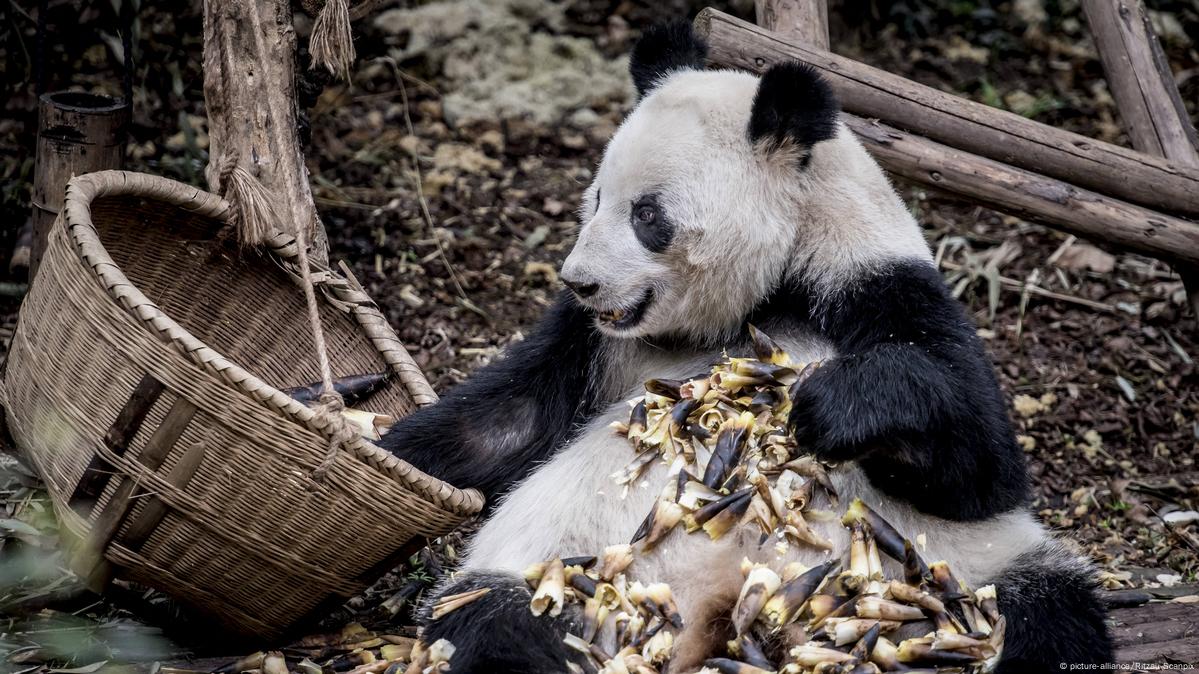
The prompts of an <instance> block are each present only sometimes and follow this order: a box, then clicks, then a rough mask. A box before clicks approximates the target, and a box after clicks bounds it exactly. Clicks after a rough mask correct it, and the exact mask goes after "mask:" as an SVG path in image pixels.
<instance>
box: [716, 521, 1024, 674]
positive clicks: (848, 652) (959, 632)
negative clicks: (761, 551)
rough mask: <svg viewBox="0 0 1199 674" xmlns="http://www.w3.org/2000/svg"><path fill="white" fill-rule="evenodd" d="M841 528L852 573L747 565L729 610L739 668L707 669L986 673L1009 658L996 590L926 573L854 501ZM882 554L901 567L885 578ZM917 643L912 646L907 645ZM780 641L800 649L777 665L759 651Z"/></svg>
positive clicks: (942, 572)
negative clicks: (899, 571) (846, 537)
mask: <svg viewBox="0 0 1199 674" xmlns="http://www.w3.org/2000/svg"><path fill="white" fill-rule="evenodd" d="M842 523H843V524H844V525H845V526H846V527H847V528H848V529H849V532H850V548H849V564H848V568H845V569H844V570H842V569H841V560H838V559H833V560H829V561H828V562H825V563H823V564H820V565H818V566H815V567H812V568H810V569H806V568H804V567H803V566H801V565H799V564H798V563H792V564H789V565H788V566H787V567H785V568H784V569H783V571H782V573H781V574H780V573H777V572H775V570H774V569H772V568H771V567H770V566H768V565H763V564H752V563H749V561H748V560H746V561H745V562H744V563H743V568H742V571H743V573H744V575H745V583H744V585H742V588H741V594H740V596H739V597H738V599H737V603H736V605H735V606H734V607H733V613H732V623H733V629H734V633H735V637H734V639H733V640H731V641H730V642H729V644H728V648H729V652H730V654H731V655H732V656H733V658H736V659H732V658H718V659H714V660H709V661H708V663H707V664H708V666H709V667H710V668H711V670H713V671H714V672H719V673H720V674H730V673H736V674H766V673H767V672H781V673H785V674H877V673H878V672H898V671H903V672H934V671H935V672H943V673H947V672H977V673H983V672H990V671H993V670H994V668H995V666H996V665H997V664H998V663H999V657H1000V655H1001V654H1002V652H1003V636H1004V631H1005V622H1004V618H1003V616H1001V615H1000V614H999V609H998V604H997V597H996V594H995V587H994V586H993V585H988V586H986V587H982V588H979V589H978V591H977V592H975V591H971V590H970V588H968V587H966V586H965V585H964V584H962V583H961V582H959V581H958V580H957V579H956V578H954V576H953V574H952V573H951V572H950V569H949V565H948V564H946V563H945V562H936V563H934V564H931V565H926V564H925V563H924V561H923V560H922V559H921V558H920V555H919V554H918V553H917V552H916V550H915V548H914V547H913V545H912V543H911V541H908V540H907V539H904V538H903V537H902V536H900V535H899V533H898V532H897V531H896V530H895V529H894V527H892V526H891V525H890V524H889V523H887V522H886V521H885V520H884V519H882V518H881V517H879V516H878V514H876V513H875V512H874V511H872V510H870V508H868V507H867V506H866V504H865V503H863V502H862V501H861V500H859V499H855V500H854V501H853V503H852V504H851V505H850V507H849V509H848V511H846V513H845V516H844V518H842ZM880 550H881V551H882V552H883V553H885V554H887V555H888V556H890V557H892V558H894V559H895V560H897V561H899V562H901V563H902V565H903V578H902V579H899V578H891V579H888V578H887V577H886V576H885V575H884V570H883V564H882V556H881V555H880ZM908 634H913V635H915V636H910V637H906V638H905V636H904V635H908ZM779 636H782V637H783V639H784V640H785V641H786V642H787V643H798V644H799V645H797V646H794V647H792V648H791V649H790V650H789V651H788V652H787V653H786V654H785V655H784V656H783V657H782V658H781V661H773V660H772V659H771V658H770V657H768V656H767V655H766V653H765V652H764V651H763V648H762V646H761V645H760V644H762V643H772V642H775V641H777V640H778V637H779Z"/></svg>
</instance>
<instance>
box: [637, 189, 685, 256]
mask: <svg viewBox="0 0 1199 674" xmlns="http://www.w3.org/2000/svg"><path fill="white" fill-rule="evenodd" d="M629 219H630V221H631V223H632V225H633V233H634V234H636V235H637V240H638V241H640V242H641V245H643V246H645V248H646V249H647V250H649V251H650V252H652V253H662V252H665V251H666V248H667V247H668V246H669V245H670V240H671V239H672V238H674V223H672V222H671V221H670V220H669V219H668V218H667V217H666V213H665V211H663V210H662V206H661V204H659V203H658V195H656V194H647V195H645V196H643V197H641V198H639V199H637V200H636V201H634V202H633V207H632V210H631V212H630V215H629Z"/></svg>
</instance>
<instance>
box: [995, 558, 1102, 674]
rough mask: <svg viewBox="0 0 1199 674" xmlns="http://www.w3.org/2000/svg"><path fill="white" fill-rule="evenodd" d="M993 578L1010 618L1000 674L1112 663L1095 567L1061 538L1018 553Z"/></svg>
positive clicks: (1003, 611) (1032, 673) (1001, 607)
mask: <svg viewBox="0 0 1199 674" xmlns="http://www.w3.org/2000/svg"><path fill="white" fill-rule="evenodd" d="M994 582H995V585H996V590H997V592H998V595H999V596H998V599H999V611H1000V613H1001V614H1002V615H1003V616H1004V618H1005V620H1006V621H1007V633H1006V635H1005V639H1004V641H1005V646H1004V650H1003V657H1002V659H1001V661H1000V665H999V674H1040V673H1041V672H1060V671H1062V670H1068V669H1069V668H1070V665H1074V664H1102V663H1106V662H1113V656H1112V644H1111V639H1110V637H1109V636H1108V632H1107V625H1106V623H1105V622H1104V618H1105V611H1104V608H1103V605H1102V604H1101V603H1100V600H1099V597H1098V596H1097V595H1096V593H1095V590H1096V586H1097V584H1096V580H1095V573H1094V569H1092V568H1091V566H1090V565H1089V564H1088V563H1087V562H1085V561H1083V560H1082V559H1080V558H1079V557H1077V556H1076V555H1074V554H1072V553H1070V552H1068V551H1066V550H1065V549H1064V548H1062V547H1061V546H1060V544H1059V543H1057V542H1054V541H1047V542H1046V543H1045V544H1043V545H1041V546H1038V547H1037V548H1034V549H1033V550H1030V551H1029V552H1026V553H1024V554H1022V555H1020V556H1019V557H1016V558H1015V559H1014V560H1013V562H1012V564H1011V566H1009V567H1008V569H1007V570H1006V571H1004V572H1003V574H1001V575H1000V577H999V578H997V579H995V581H994Z"/></svg>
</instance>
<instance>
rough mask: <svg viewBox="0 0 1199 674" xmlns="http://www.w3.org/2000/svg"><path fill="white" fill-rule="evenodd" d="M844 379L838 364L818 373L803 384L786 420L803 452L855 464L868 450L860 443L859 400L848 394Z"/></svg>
mask: <svg viewBox="0 0 1199 674" xmlns="http://www.w3.org/2000/svg"><path fill="white" fill-rule="evenodd" d="M843 380H844V376H843V375H842V373H840V372H838V368H837V366H836V365H832V366H826V367H824V368H821V369H820V370H818V371H817V372H816V374H814V375H813V376H812V377H811V378H810V379H808V380H807V381H805V382H804V383H803V384H801V385H800V387H799V390H798V391H797V392H796V394H795V397H794V399H793V400H792V401H791V415H790V417H788V420H787V422H788V426H789V427H790V429H791V432H792V433H794V434H795V440H796V442H798V443H799V448H800V451H802V452H806V453H810V454H812V455H813V456H815V457H816V458H817V459H819V460H821V461H824V462H828V463H840V462H843V461H852V460H854V459H856V458H858V457H859V456H861V455H862V454H863V453H864V452H865V451H866V447H864V446H863V443H862V442H861V441H860V438H861V436H862V430H863V429H862V425H863V418H862V416H861V414H862V410H861V409H860V405H855V403H856V402H859V401H858V400H855V399H854V398H853V397H852V394H848V395H847V392H846V391H845V390H844V386H843V385H844V383H845V382H844V381H843ZM855 407H857V408H858V409H859V411H858V416H857V417H855V416H854V414H855V413H854V408H855Z"/></svg>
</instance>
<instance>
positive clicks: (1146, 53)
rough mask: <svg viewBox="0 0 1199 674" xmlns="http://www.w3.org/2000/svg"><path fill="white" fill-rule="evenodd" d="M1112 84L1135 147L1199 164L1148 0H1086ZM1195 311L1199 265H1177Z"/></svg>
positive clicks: (1182, 162)
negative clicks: (1146, 8)
mask: <svg viewBox="0 0 1199 674" xmlns="http://www.w3.org/2000/svg"><path fill="white" fill-rule="evenodd" d="M1082 9H1083V12H1084V13H1085V14H1086V17H1087V23H1088V24H1089V25H1090V27H1091V35H1092V37H1093V38H1094V40H1095V47H1096V48H1097V49H1098V50H1099V58H1100V59H1101V60H1102V61H1103V71H1104V73H1105V74H1106V75H1107V83H1108V87H1109V88H1110V89H1111V91H1112V98H1113V99H1115V101H1116V108H1117V109H1118V110H1119V111H1120V119H1121V121H1123V122H1124V130H1125V131H1127V132H1128V137H1129V139H1130V140H1132V146H1133V147H1135V148H1136V149H1138V150H1140V151H1141V152H1145V153H1147V154H1151V155H1154V156H1158V157H1166V158H1167V159H1169V160H1171V161H1173V162H1175V163H1176V164H1178V165H1180V166H1189V167H1199V152H1197V151H1196V147H1199V138H1197V137H1196V134H1195V127H1194V126H1192V125H1191V120H1190V117H1189V116H1188V115H1187V111H1186V106H1184V105H1183V103H1182V96H1180V95H1179V93H1178V86H1177V85H1176V84H1175V82H1174V75H1173V73H1171V72H1170V64H1169V62H1167V61H1166V55H1165V54H1164V53H1163V52H1162V47H1161V44H1160V43H1159V42H1158V40H1157V35H1155V34H1154V32H1153V24H1151V23H1150V22H1149V14H1148V12H1146V11H1145V4H1144V3H1143V2H1141V1H1140V0H1083V3H1082ZM1175 269H1176V271H1178V274H1179V276H1181V277H1182V282H1183V285H1184V286H1185V287H1186V290H1187V299H1189V300H1190V304H1191V311H1192V313H1194V314H1195V316H1197V317H1199V268H1196V267H1195V266H1192V265H1177V266H1176V267H1175Z"/></svg>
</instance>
